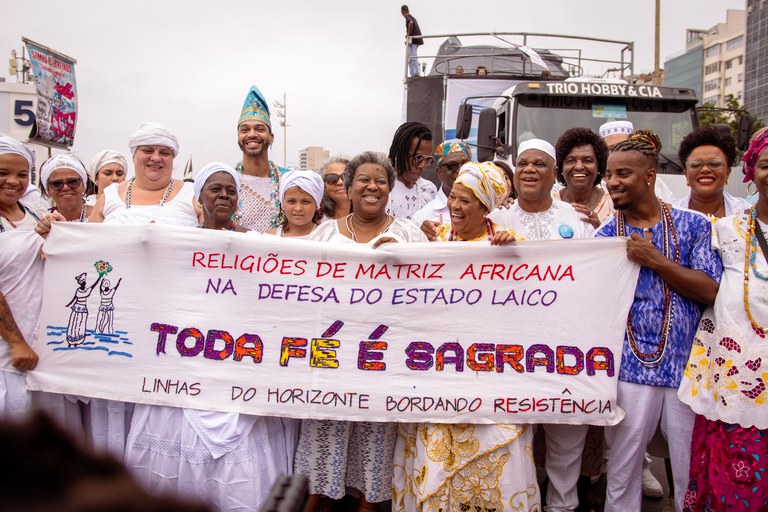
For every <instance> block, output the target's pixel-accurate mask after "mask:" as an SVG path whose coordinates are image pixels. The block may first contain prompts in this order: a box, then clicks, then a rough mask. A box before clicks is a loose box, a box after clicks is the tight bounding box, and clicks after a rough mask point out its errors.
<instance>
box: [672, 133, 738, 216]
mask: <svg viewBox="0 0 768 512" xmlns="http://www.w3.org/2000/svg"><path fill="white" fill-rule="evenodd" d="M677 154H678V156H679V157H680V161H681V162H682V163H683V165H684V166H685V181H686V182H687V183H688V187H690V192H689V193H688V194H687V195H686V196H685V197H683V198H680V199H678V200H677V201H675V203H674V204H675V206H679V207H682V208H688V209H689V210H695V211H697V212H701V213H703V214H705V215H707V216H709V217H711V218H720V217H728V216H731V215H738V214H739V213H741V212H743V211H744V210H746V209H748V208H749V207H750V204H749V203H748V202H747V201H746V200H744V199H742V198H740V197H733V196H732V195H731V194H729V193H728V192H726V191H725V185H726V184H727V183H728V178H729V176H730V174H731V167H732V166H733V164H734V162H735V160H736V143H735V142H734V141H733V138H732V137H731V136H730V135H725V134H721V133H720V132H718V131H717V130H716V129H714V128H712V127H708V126H703V127H699V128H696V129H695V130H693V131H692V132H691V133H689V134H688V135H687V136H686V137H685V138H684V139H683V141H682V142H681V143H680V149H679V150H678V152H677Z"/></svg>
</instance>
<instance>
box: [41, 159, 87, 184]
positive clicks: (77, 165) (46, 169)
mask: <svg viewBox="0 0 768 512" xmlns="http://www.w3.org/2000/svg"><path fill="white" fill-rule="evenodd" d="M57 169H72V170H73V171H75V172H76V173H77V174H78V175H79V176H80V179H82V180H83V185H86V184H87V183H88V173H87V172H85V167H84V166H83V164H82V162H80V160H78V159H77V158H75V157H73V156H72V155H70V154H68V153H64V154H62V155H56V156H54V157H51V158H49V159H48V160H46V161H45V162H44V163H43V166H42V167H41V168H40V183H41V184H42V185H43V190H47V188H48V180H49V179H50V178H51V174H53V171H55V170H57Z"/></svg>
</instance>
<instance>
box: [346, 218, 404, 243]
mask: <svg viewBox="0 0 768 512" xmlns="http://www.w3.org/2000/svg"><path fill="white" fill-rule="evenodd" d="M354 216H355V214H354V213H350V214H349V215H347V221H346V222H347V230H348V231H349V232H350V234H351V235H352V240H354V241H355V242H356V243H360V241H359V240H358V239H357V233H355V225H354V222H352V217H354ZM394 221H395V218H394V217H390V216H389V215H387V221H386V222H385V223H384V227H382V228H381V229H380V230H379V232H378V233H376V234H375V235H373V238H376V237H377V236H379V235H380V234H382V233H383V232H385V231H386V230H387V229H389V226H391V225H392V223H393V222H394Z"/></svg>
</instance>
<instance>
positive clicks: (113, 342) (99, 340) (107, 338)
mask: <svg viewBox="0 0 768 512" xmlns="http://www.w3.org/2000/svg"><path fill="white" fill-rule="evenodd" d="M46 329H47V331H46V333H45V334H46V336H47V337H48V338H49V339H51V338H53V340H52V341H49V342H48V343H47V345H51V346H53V347H54V348H53V351H54V352H58V351H62V350H66V351H69V350H86V351H93V350H96V351H101V352H106V353H107V355H108V356H122V357H133V354H131V353H130V352H128V350H129V349H130V347H131V346H132V345H133V343H132V342H131V340H130V338H128V331H115V334H105V333H101V332H96V331H94V330H92V329H86V331H85V332H86V336H85V341H84V342H82V343H81V344H79V345H75V346H73V347H70V346H69V345H68V344H67V326H66V325H65V326H63V327H62V326H54V325H48V326H47V327H46Z"/></svg>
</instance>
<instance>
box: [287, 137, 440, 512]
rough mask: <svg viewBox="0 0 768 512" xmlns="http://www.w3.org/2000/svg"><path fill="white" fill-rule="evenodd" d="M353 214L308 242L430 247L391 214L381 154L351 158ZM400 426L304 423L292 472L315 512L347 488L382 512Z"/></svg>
mask: <svg viewBox="0 0 768 512" xmlns="http://www.w3.org/2000/svg"><path fill="white" fill-rule="evenodd" d="M343 180H344V187H345V189H346V191H347V194H348V195H349V198H350V200H351V201H352V213H351V214H349V215H347V216H346V217H343V218H341V219H338V220H330V221H328V222H324V223H323V224H321V225H320V226H319V227H318V228H317V229H315V230H314V232H313V233H312V234H311V235H310V237H309V239H310V240H317V241H323V242H332V243H359V244H371V245H373V246H374V247H378V246H379V245H381V244H382V243H385V242H392V241H397V242H426V241H427V239H426V237H425V236H424V234H423V233H422V232H421V230H420V229H419V228H418V226H416V224H414V223H413V222H411V221H409V220H406V219H396V218H394V217H392V216H391V215H389V214H387V203H388V202H389V192H390V190H391V188H392V187H393V186H394V183H395V170H394V168H393V167H392V164H390V162H389V160H388V158H387V156H386V155H384V154H383V153H374V152H372V151H366V152H364V153H361V154H360V155H357V156H356V157H354V158H352V160H351V161H350V162H349V164H347V167H346V169H345V170H344V174H343ZM396 440H397V425H395V424H393V423H374V422H367V421H360V422H350V421H334V420H303V421H302V422H301V435H300V437H299V446H298V448H297V450H296V463H295V466H294V470H295V471H296V472H297V473H301V474H303V475H306V476H307V477H308V478H309V482H310V493H311V496H310V502H309V505H308V506H307V510H314V508H315V507H316V505H317V503H318V501H319V499H320V495H324V496H328V497H330V498H333V499H341V498H342V497H344V495H345V493H346V489H347V487H349V488H352V489H356V490H357V491H359V492H360V506H359V510H370V511H372V510H378V503H379V502H382V501H387V500H389V499H390V498H391V497H392V462H393V456H394V451H395V442H396Z"/></svg>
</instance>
